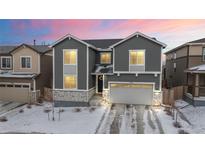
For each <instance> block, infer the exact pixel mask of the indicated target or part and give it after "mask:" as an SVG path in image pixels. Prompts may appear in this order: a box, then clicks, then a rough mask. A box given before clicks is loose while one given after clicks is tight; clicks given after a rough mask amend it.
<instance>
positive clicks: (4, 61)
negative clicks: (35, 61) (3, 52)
mask: <svg viewBox="0 0 205 154" xmlns="http://www.w3.org/2000/svg"><path fill="white" fill-rule="evenodd" d="M1 68H3V69H9V68H11V57H1Z"/></svg>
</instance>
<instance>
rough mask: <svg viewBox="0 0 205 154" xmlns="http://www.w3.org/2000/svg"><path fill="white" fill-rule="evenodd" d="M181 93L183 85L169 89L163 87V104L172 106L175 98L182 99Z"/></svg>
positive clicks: (182, 93)
mask: <svg viewBox="0 0 205 154" xmlns="http://www.w3.org/2000/svg"><path fill="white" fill-rule="evenodd" d="M183 95H184V87H183V86H178V87H174V88H171V89H163V104H164V105H168V106H172V107H173V106H174V103H175V100H178V99H182V98H183Z"/></svg>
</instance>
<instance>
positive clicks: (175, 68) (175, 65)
mask: <svg viewBox="0 0 205 154" xmlns="http://www.w3.org/2000/svg"><path fill="white" fill-rule="evenodd" d="M176 71H177V64H176V63H174V72H176Z"/></svg>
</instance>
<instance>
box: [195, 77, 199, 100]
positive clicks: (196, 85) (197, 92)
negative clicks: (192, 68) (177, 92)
mask: <svg viewBox="0 0 205 154" xmlns="http://www.w3.org/2000/svg"><path fill="white" fill-rule="evenodd" d="M194 87H195V90H194V97H199V74H195V86H194Z"/></svg>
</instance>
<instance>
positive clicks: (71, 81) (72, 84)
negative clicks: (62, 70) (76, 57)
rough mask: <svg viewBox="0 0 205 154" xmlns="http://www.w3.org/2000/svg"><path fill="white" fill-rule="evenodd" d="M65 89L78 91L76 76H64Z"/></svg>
mask: <svg viewBox="0 0 205 154" xmlns="http://www.w3.org/2000/svg"><path fill="white" fill-rule="evenodd" d="M64 88H65V89H76V88H77V80H76V76H74V75H64Z"/></svg>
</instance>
